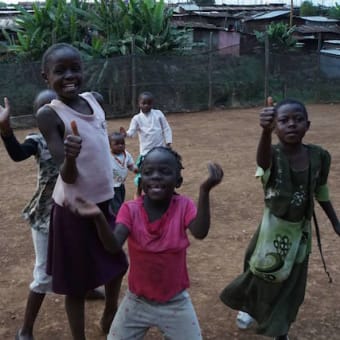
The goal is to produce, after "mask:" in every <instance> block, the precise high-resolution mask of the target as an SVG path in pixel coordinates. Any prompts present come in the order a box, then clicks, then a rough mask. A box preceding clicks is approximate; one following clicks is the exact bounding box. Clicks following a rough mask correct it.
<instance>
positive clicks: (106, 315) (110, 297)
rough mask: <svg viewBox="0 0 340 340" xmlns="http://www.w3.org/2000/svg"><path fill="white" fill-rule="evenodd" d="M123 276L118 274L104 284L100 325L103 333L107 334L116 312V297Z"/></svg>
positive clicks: (117, 296)
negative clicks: (103, 302) (103, 303)
mask: <svg viewBox="0 0 340 340" xmlns="http://www.w3.org/2000/svg"><path fill="white" fill-rule="evenodd" d="M123 276H124V275H122V276H119V277H117V278H115V279H113V280H111V281H110V282H108V283H107V284H106V285H105V297H106V299H105V308H104V312H103V316H102V318H101V320H100V325H101V328H102V331H103V333H104V334H108V333H109V330H110V326H111V323H112V320H113V318H114V316H115V314H116V312H117V308H118V298H119V292H120V287H121V285H122V280H123Z"/></svg>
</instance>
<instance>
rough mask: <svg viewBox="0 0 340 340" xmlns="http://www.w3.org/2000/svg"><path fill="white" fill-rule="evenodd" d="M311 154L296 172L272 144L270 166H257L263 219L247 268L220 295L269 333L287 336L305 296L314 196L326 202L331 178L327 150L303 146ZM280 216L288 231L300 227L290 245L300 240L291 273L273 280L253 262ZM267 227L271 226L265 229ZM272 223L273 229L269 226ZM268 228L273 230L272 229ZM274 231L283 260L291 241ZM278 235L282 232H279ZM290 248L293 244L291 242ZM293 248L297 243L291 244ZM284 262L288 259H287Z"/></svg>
mask: <svg viewBox="0 0 340 340" xmlns="http://www.w3.org/2000/svg"><path fill="white" fill-rule="evenodd" d="M305 147H306V148H307V149H308V152H309V166H308V168H307V169H305V170H302V171H296V170H294V169H292V168H291V167H290V165H289V161H288V159H287V157H286V156H285V155H284V153H283V150H282V148H281V146H280V145H279V144H278V145H275V146H273V147H272V151H273V153H272V154H273V157H272V166H271V168H270V169H268V170H266V171H265V172H264V171H263V170H262V169H261V168H258V171H257V177H260V178H261V181H262V184H263V188H264V196H265V199H264V201H265V213H264V217H263V219H262V221H261V223H260V225H259V227H258V229H257V231H256V233H255V234H254V236H253V237H252V240H251V241H250V244H249V246H248V248H247V251H246V255H245V260H244V272H243V273H242V274H241V275H239V276H238V277H237V278H236V279H235V280H233V281H232V282H231V283H230V284H229V285H228V286H227V287H226V288H225V289H224V290H223V291H222V293H221V295H220V298H221V300H222V302H223V303H225V304H226V305H227V306H229V307H231V308H233V309H236V310H242V311H244V312H247V313H248V314H250V315H251V316H252V317H253V318H254V319H255V320H256V321H257V325H258V326H257V333H259V334H263V335H266V336H279V335H284V334H287V333H288V331H289V328H290V325H291V323H292V322H294V321H295V319H296V316H297V313H298V310H299V307H300V305H301V304H302V302H303V300H304V296H305V288H306V280H307V269H308V257H309V253H310V250H311V223H310V221H311V218H312V213H313V210H314V199H313V198H314V197H315V199H317V200H318V201H328V200H329V195H328V188H327V177H328V173H329V168H330V155H329V153H328V152H327V151H326V150H324V149H322V148H321V147H319V146H316V145H305ZM277 220H279V221H280V223H281V224H282V223H283V224H285V223H284V222H285V221H286V226H284V227H286V230H288V231H289V228H291V226H294V227H297V228H300V233H295V234H294V233H288V235H289V237H292V235H295V237H296V238H297V239H295V240H294V239H289V241H288V244H289V245H292V244H297V247H296V248H297V249H296V250H297V251H296V256H295V260H293V263H292V264H291V266H290V270H289V274H288V277H287V278H285V279H283V280H281V281H280V280H279V281H275V277H274V276H273V278H272V275H267V274H266V275H262V276H261V275H258V272H257V271H256V270H254V265H253V266H252V264H253V263H252V262H254V257H255V262H256V263H258V261H256V260H257V258H256V257H257V256H258V254H259V252H258V251H256V250H258V248H259V247H257V245H258V244H259V245H260V247H261V246H263V244H264V243H263V242H266V241H263V240H262V238H264V239H266V236H267V235H266V234H267V233H269V232H270V231H271V230H270V228H273V229H275V228H276V226H275V225H271V223H272V224H275V223H276V222H275V221H277ZM264 225H267V229H265V228H264ZM268 227H269V228H268ZM266 230H267V231H266ZM268 230H269V232H268ZM281 231H282V230H279V231H278V233H276V234H275V233H274V236H275V237H276V239H274V240H273V242H272V245H273V248H276V251H277V253H279V255H280V256H279V257H281V258H282V259H283V260H285V255H286V254H285V249H286V245H287V242H286V243H285V244H283V241H282V240H285V239H286V238H287V237H286V236H285V237H282V233H283V234H284V228H283V231H282V232H281ZM278 235H279V236H278ZM288 248H289V246H288ZM292 248H293V247H292ZM283 262H284V261H283Z"/></svg>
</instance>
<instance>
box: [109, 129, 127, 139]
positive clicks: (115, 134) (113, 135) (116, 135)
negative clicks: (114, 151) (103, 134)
mask: <svg viewBox="0 0 340 340" xmlns="http://www.w3.org/2000/svg"><path fill="white" fill-rule="evenodd" d="M109 138H112V139H115V140H117V139H125V138H124V135H123V134H122V133H120V132H119V131H114V132H112V133H110V134H109Z"/></svg>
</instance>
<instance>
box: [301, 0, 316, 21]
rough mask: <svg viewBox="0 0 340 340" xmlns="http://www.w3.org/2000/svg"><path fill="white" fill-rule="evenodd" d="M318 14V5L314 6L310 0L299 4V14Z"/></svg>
mask: <svg viewBox="0 0 340 340" xmlns="http://www.w3.org/2000/svg"><path fill="white" fill-rule="evenodd" d="M318 14H319V8H318V6H314V5H313V3H312V2H311V1H304V2H303V3H302V4H301V6H300V15H301V16H306V17H307V16H313V15H318Z"/></svg>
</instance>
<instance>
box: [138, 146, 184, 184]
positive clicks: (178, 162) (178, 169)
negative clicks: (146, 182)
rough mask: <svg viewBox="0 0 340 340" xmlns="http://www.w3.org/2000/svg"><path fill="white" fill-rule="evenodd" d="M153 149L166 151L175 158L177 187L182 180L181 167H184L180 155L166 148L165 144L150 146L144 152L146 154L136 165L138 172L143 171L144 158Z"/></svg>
mask: <svg viewBox="0 0 340 340" xmlns="http://www.w3.org/2000/svg"><path fill="white" fill-rule="evenodd" d="M154 151H158V152H161V153H168V154H169V155H171V156H172V157H173V158H174V159H175V163H176V176H177V178H178V180H179V184H178V185H177V186H176V187H177V188H179V187H180V186H181V184H182V182H183V178H182V175H181V171H182V169H184V167H183V164H182V157H181V155H180V154H179V153H178V152H176V151H175V150H173V149H171V148H168V147H165V146H156V147H154V148H152V149H151V150H150V151H148V152H147V153H146V155H145V156H144V157H142V159H141V161H140V163H139V165H138V167H139V170H140V172H142V171H143V166H144V162H145V159H147V157H148V155H150V154H151V153H152V152H154Z"/></svg>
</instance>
